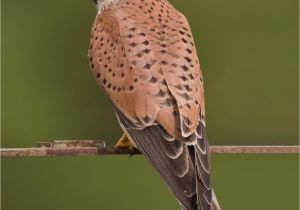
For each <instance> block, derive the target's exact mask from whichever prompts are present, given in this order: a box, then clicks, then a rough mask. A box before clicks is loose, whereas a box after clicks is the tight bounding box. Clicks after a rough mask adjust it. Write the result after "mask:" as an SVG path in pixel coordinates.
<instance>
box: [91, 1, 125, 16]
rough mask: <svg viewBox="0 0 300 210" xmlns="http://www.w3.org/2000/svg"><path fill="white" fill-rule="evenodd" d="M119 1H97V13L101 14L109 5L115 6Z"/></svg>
mask: <svg viewBox="0 0 300 210" xmlns="http://www.w3.org/2000/svg"><path fill="white" fill-rule="evenodd" d="M119 1H121V0H98V4H97V5H98V6H97V7H98V13H101V12H102V11H103V10H105V9H107V8H108V7H109V6H110V5H113V4H116V3H118V2H119Z"/></svg>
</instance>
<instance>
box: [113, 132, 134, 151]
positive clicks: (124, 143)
mask: <svg viewBox="0 0 300 210" xmlns="http://www.w3.org/2000/svg"><path fill="white" fill-rule="evenodd" d="M114 148H128V149H129V150H130V151H134V149H135V147H134V145H133V144H132V143H131V142H130V140H129V139H128V137H127V136H126V135H125V134H123V135H122V137H121V138H120V139H119V140H118V142H117V143H116V144H115V145H114Z"/></svg>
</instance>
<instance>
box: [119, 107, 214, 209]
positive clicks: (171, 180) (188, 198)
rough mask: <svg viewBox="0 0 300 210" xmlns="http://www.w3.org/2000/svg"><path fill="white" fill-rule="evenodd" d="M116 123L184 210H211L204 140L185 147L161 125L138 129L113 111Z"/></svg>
mask: <svg viewBox="0 0 300 210" xmlns="http://www.w3.org/2000/svg"><path fill="white" fill-rule="evenodd" d="M114 108H115V111H116V114H117V117H118V120H119V122H120V123H121V124H122V126H123V128H125V129H126V131H127V133H128V134H129V135H130V137H131V138H132V139H133V141H134V143H135V144H136V146H137V147H138V149H139V150H140V151H141V152H142V153H143V154H144V155H145V156H146V158H147V159H148V160H149V162H150V163H151V164H152V166H153V167H154V168H155V169H156V170H157V171H158V172H159V174H160V175H161V177H162V178H163V179H164V181H165V182H166V183H167V185H168V186H169V188H170V189H171V191H172V192H173V193H174V194H175V196H176V197H177V199H178V200H179V202H180V204H181V206H182V209H184V210H210V209H211V189H210V172H209V162H208V157H209V150H208V143H207V140H206V138H205V137H204V136H203V135H202V139H200V138H199V137H198V136H199V135H195V136H197V138H198V139H199V140H198V141H197V142H199V141H203V143H198V144H197V145H190V146H187V145H186V144H184V143H182V142H181V141H178V140H176V139H174V138H172V137H171V136H169V135H168V134H167V133H166V131H165V130H164V129H163V128H162V127H161V126H160V125H151V126H148V127H145V128H142V129H141V128H137V127H136V125H133V124H132V123H131V122H130V121H129V120H128V119H127V118H126V117H125V116H124V115H123V114H122V113H121V112H120V111H119V110H118V109H117V108H116V107H114Z"/></svg>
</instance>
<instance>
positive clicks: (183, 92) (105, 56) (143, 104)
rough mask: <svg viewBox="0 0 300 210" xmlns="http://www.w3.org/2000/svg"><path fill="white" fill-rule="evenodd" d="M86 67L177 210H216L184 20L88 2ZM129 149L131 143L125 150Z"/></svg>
mask: <svg viewBox="0 0 300 210" xmlns="http://www.w3.org/2000/svg"><path fill="white" fill-rule="evenodd" d="M94 1H95V3H96V4H97V8H98V14H97V16H96V19H95V22H94V24H93V28H92V32H91V41H90V48H89V53H88V54H89V59H90V66H91V70H92V72H93V75H94V77H95V79H96V81H97V83H98V84H99V85H100V86H101V87H102V89H103V90H104V92H105V93H106V94H107V95H108V97H109V99H110V101H111V103H112V105H113V108H114V110H115V112H116V115H117V118H118V121H119V123H120V125H121V128H122V130H123V131H124V133H125V134H124V135H123V137H122V138H121V139H120V140H119V142H118V143H117V144H116V146H117V147H124V146H129V147H133V146H134V147H136V148H137V149H138V150H140V151H141V152H142V153H143V154H144V155H145V157H146V158H147V159H148V160H149V162H150V163H151V164H152V166H153V167H154V168H155V169H156V171H157V172H158V173H159V174H160V175H161V177H162V178H163V179H164V181H165V182H166V184H167V185H168V186H169V188H170V189H171V191H172V192H173V193H174V195H175V196H176V198H177V199H178V201H179V203H180V205H181V207H182V209H183V210H211V209H218V208H217V202H216V200H215V199H213V196H214V194H213V191H212V187H211V179H210V163H209V145H208V140H207V137H206V129H205V105H204V88H203V78H202V73H201V70H200V64H199V61H198V58H197V53H196V48H195V44H194V40H193V37H192V33H191V29H190V27H189V24H188V22H187V20H186V18H185V17H184V16H183V15H182V14H181V13H180V12H178V11H177V10H176V9H175V8H174V7H173V6H172V5H171V4H170V3H169V2H168V1H167V0H94ZM128 143H129V144H128Z"/></svg>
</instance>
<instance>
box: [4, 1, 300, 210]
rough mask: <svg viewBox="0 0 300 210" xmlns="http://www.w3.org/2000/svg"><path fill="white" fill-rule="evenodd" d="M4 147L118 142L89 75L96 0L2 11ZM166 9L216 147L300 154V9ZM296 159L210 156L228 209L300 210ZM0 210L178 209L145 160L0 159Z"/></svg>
mask: <svg viewBox="0 0 300 210" xmlns="http://www.w3.org/2000/svg"><path fill="white" fill-rule="evenodd" d="M1 3H2V8H1V19H2V25H1V29H2V33H1V37H2V54H1V59H2V66H1V69H2V75H1V77H2V80H1V94H2V96H1V99H2V102H1V105H2V107H1V108H2V110H1V111H2V113H1V114H2V125H1V129H2V133H1V139H2V147H30V146H33V145H35V144H36V142H37V141H41V140H52V139H106V140H107V142H108V143H109V144H113V143H114V142H115V141H116V139H118V138H119V136H120V135H121V130H120V128H119V126H118V123H117V121H116V119H115V115H114V113H113V110H112V108H111V106H110V104H109V102H108V100H107V98H106V97H105V95H104V94H103V93H102V92H101V91H100V88H99V87H98V86H97V85H96V83H95V82H94V80H93V78H92V75H91V73H90V71H89V66H88V60H87V48H88V43H89V33H90V28H91V25H92V22H93V19H94V16H95V14H96V10H95V7H94V5H93V4H92V1H91V0H86V1H75V0H73V1H71V0H64V1H61V0H45V1H38V0H26V1H12V0H2V1H1ZM172 3H173V4H174V5H175V6H176V7H177V8H178V9H179V10H180V11H182V12H183V13H184V14H185V15H186V17H187V18H188V20H189V22H190V25H191V27H192V30H193V34H194V38H195V42H196V44H197V49H198V54H199V57H200V61H201V65H202V69H203V73H204V78H205V87H206V107H207V111H206V112H207V125H208V135H209V138H210V142H211V144H212V145H216V144H218V145H230V144H244V145H249V144H251V145H259V144H284V145H296V144H298V137H299V134H298V128H299V123H298V116H299V111H298V106H299V100H298V99H299V98H298V93H299V92H298V79H299V76H298V8H299V7H298V1H297V0H289V1H283V0H251V1H238V0H228V1H222V0H215V1H205V0H199V1H192V0H186V1H180V0H172ZM298 163H299V161H298V155H279V154H278V155H212V167H213V181H214V186H215V189H216V192H217V195H218V198H219V201H220V203H221V206H222V207H223V210H241V209H242V210H248V209H249V210H253V209H255V210H266V209H272V210H282V209H284V210H297V209H298V186H299V181H298V175H299V171H298ZM1 169H2V173H1V175H2V177H1V179H2V180H1V181H2V186H1V190H2V193H1V198H2V203H1V207H2V209H3V210H38V209H43V210H68V209H72V210H83V209H88V210H96V209H103V210H115V209H124V210H127V209H128V210H129V209H130V210H137V209H143V210H156V209H157V210H161V209H163V210H171V209H172V210H174V209H179V208H178V205H177V202H176V201H175V199H174V198H173V196H172V195H171V193H170V192H169V191H168V189H167V188H166V187H165V185H164V184H163V182H162V181H161V180H160V178H159V177H158V175H156V174H155V172H154V171H153V170H152V168H151V167H150V166H149V164H148V163H147V161H146V160H145V159H144V158H143V157H142V156H134V157H132V158H128V157H125V156H122V157H113V156H106V157H65V158H2V166H1Z"/></svg>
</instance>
